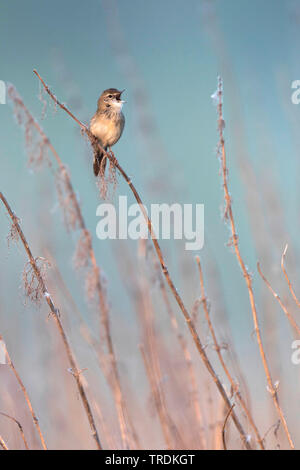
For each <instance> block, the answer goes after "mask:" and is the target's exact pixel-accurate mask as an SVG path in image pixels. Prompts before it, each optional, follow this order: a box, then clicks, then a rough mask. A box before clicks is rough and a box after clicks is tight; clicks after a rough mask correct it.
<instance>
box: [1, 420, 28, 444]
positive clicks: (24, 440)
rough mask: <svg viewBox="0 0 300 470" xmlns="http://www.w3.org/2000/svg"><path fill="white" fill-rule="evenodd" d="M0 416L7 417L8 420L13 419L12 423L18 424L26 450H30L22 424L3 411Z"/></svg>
mask: <svg viewBox="0 0 300 470" xmlns="http://www.w3.org/2000/svg"><path fill="white" fill-rule="evenodd" d="M0 415H2V416H5V417H6V418H8V419H11V420H12V421H14V422H15V423H16V425H17V426H18V428H19V431H20V434H21V437H22V439H23V442H24V445H25V449H26V450H29V446H28V443H27V440H26V437H25V434H24V431H23V427H22V425H21V423H20V422H19V421H17V420H16V418H14V417H13V416H10V415H8V414H6V413H3V412H2V411H0Z"/></svg>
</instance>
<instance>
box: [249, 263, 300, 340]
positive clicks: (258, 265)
mask: <svg viewBox="0 0 300 470" xmlns="http://www.w3.org/2000/svg"><path fill="white" fill-rule="evenodd" d="M257 270H258V272H259V274H260V276H261V278H262V280H263V281H264V283H265V284H266V286H267V287H268V289H269V290H270V292H272V294H273V296H274V297H275V299H276V300H277V301H278V303H279V305H280V307H281V308H282V310H283V312H284V313H285V315H286V316H287V318H288V320H289V322H290V324H291V325H292V327H293V328H294V329H295V330H296V333H297V334H298V336H300V328H299V326H298V325H297V322H296V321H295V320H294V318H293V316H292V315H291V314H290V312H289V311H288V309H287V308H286V306H285V305H284V303H283V302H282V300H281V298H280V297H279V295H278V294H277V293H276V292H275V291H274V289H273V287H272V286H271V284H270V283H269V281H268V280H267V278H266V277H265V276H264V274H263V273H262V270H261V267H260V264H259V263H257Z"/></svg>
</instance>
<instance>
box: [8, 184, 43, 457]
mask: <svg viewBox="0 0 300 470" xmlns="http://www.w3.org/2000/svg"><path fill="white" fill-rule="evenodd" d="M0 195H1V193H0ZM1 340H2V341H3V338H2V336H1V335H0V341H1ZM2 348H3V349H4V353H5V356H6V360H7V363H8V365H9V367H10V368H11V370H12V371H13V373H14V375H15V377H16V379H17V382H18V384H19V385H20V388H21V390H22V392H23V395H24V398H25V401H26V403H27V406H28V408H29V411H30V414H31V416H32V420H33V424H34V426H35V427H36V430H37V433H38V435H39V437H40V440H41V443H42V446H43V449H44V450H47V446H46V442H45V439H44V436H43V433H42V431H41V428H40V425H39V420H38V418H37V416H36V414H35V412H34V410H33V407H32V404H31V401H30V398H29V395H28V393H27V390H26V388H25V385H24V384H23V382H22V380H21V377H20V375H19V373H18V371H17V369H16V368H15V366H14V363H13V362H12V360H11V358H10V355H9V353H8V351H7V349H6V346H5V342H4V341H3V344H2Z"/></svg>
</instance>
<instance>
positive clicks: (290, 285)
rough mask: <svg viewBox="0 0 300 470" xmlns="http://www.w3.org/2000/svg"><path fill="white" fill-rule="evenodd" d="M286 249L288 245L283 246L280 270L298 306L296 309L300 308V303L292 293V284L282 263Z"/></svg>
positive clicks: (293, 292)
mask: <svg viewBox="0 0 300 470" xmlns="http://www.w3.org/2000/svg"><path fill="white" fill-rule="evenodd" d="M287 249H288V245H286V246H285V248H284V251H283V253H282V256H281V269H282V271H283V274H284V275H285V278H286V280H287V283H288V286H289V289H290V292H291V294H292V296H293V299H294V301H295V302H296V304H297V305H298V307H299V308H300V302H299V300H298V297H297V296H296V294H295V291H294V289H293V286H292V283H291V281H290V278H289V277H288V274H287V272H286V269H285V266H284V261H285V257H286V253H287Z"/></svg>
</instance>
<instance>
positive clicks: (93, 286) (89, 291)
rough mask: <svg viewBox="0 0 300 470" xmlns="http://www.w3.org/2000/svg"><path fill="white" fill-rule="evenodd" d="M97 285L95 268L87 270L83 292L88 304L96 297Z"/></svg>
mask: <svg viewBox="0 0 300 470" xmlns="http://www.w3.org/2000/svg"><path fill="white" fill-rule="evenodd" d="M97 283H98V273H97V272H95V268H93V267H92V268H91V269H89V270H88V272H87V274H86V278H85V291H86V296H87V299H88V301H89V302H91V303H92V302H93V301H94V299H95V297H96V292H97Z"/></svg>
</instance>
